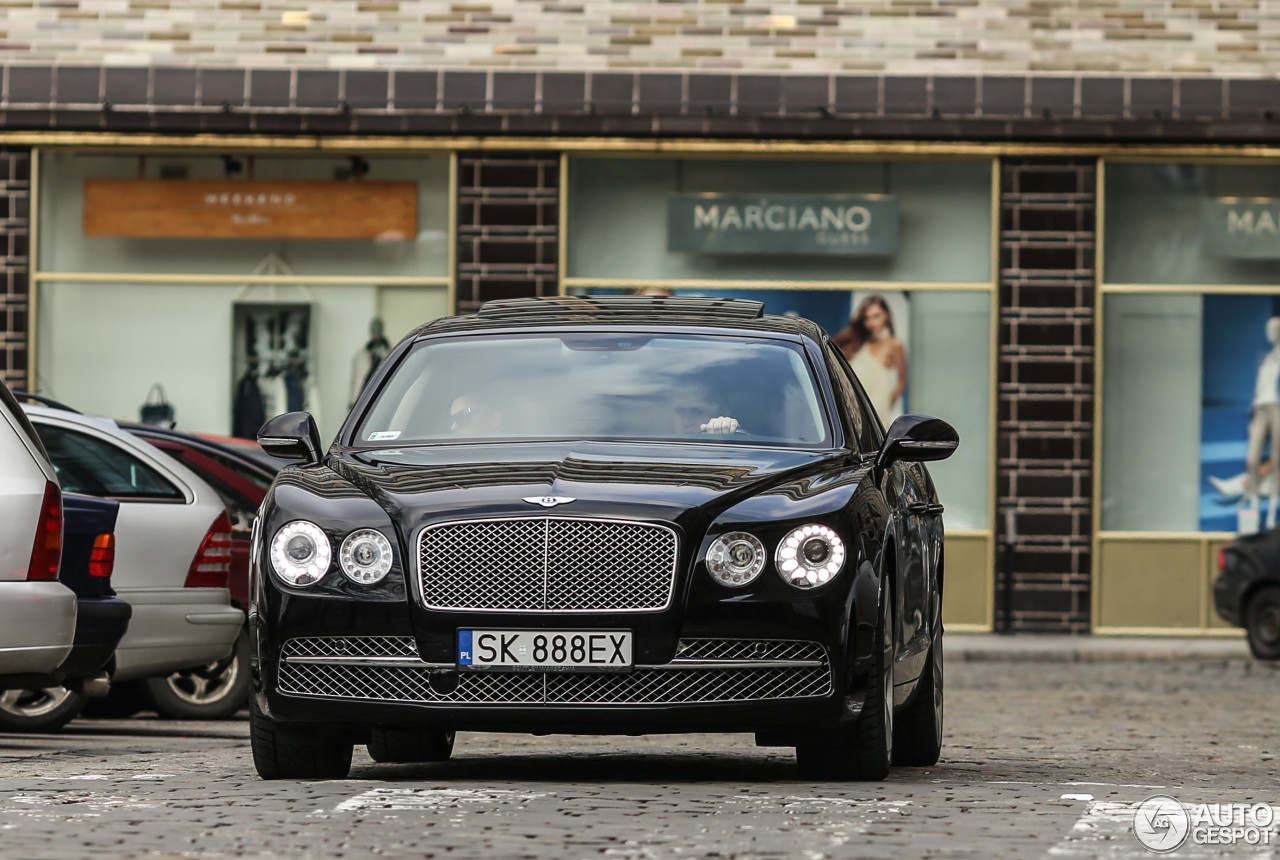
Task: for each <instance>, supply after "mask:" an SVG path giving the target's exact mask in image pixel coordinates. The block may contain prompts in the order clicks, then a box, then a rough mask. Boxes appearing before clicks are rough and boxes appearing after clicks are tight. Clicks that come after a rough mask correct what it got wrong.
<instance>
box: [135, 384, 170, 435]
mask: <svg viewBox="0 0 1280 860" xmlns="http://www.w3.org/2000/svg"><path fill="white" fill-rule="evenodd" d="M138 420H140V421H141V422H142V423H143V424H153V425H155V426H156V427H167V428H169V429H170V430H172V429H173V425H174V424H175V423H177V422H175V421H174V420H173V404H172V403H170V402H169V399H168V398H167V397H165V396H164V386H163V385H161V384H160V383H158V382H157V383H156V384H155V385H152V386H151V390H150V391H148V392H147V399H146V401H145V402H144V403H143V404H142V408H141V409H139V410H138Z"/></svg>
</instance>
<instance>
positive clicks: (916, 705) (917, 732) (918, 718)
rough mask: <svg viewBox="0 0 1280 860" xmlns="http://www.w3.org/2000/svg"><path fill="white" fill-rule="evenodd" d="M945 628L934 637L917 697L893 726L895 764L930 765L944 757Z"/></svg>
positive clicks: (918, 686) (918, 685) (921, 675)
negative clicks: (943, 634)
mask: <svg viewBox="0 0 1280 860" xmlns="http://www.w3.org/2000/svg"><path fill="white" fill-rule="evenodd" d="M942 654H943V647H942V630H941V629H939V630H938V633H937V635H935V636H934V639H933V644H932V645H930V646H929V656H928V657H927V658H925V664H924V670H923V671H921V673H920V681H919V683H918V684H917V685H916V694H915V698H914V699H912V700H911V704H910V705H908V706H907V708H906V709H905V710H904V711H903V712H902V714H901V715H899V718H898V722H897V724H896V725H895V726H894V736H893V763H894V764H897V765H906V766H907V767H931V766H933V765H935V764H937V763H938V759H939V758H940V757H941V756H942V716H943V715H942V687H943V684H942V682H943V671H942V668H943V667H942Z"/></svg>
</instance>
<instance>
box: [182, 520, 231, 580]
mask: <svg viewBox="0 0 1280 860" xmlns="http://www.w3.org/2000/svg"><path fill="white" fill-rule="evenodd" d="M230 575H231V517H229V516H227V512H226V511H223V512H222V513H221V514H219V515H218V518H217V519H216V520H214V521H213V525H211V526H209V531H208V532H207V533H206V534H205V536H204V540H202V541H201V542H200V549H199V550H198V551H197V552H196V557H195V558H194V559H192V560H191V570H189V571H187V581H186V583H185V586H186V587H187V588H226V587H227V578H228V577H229V576H230Z"/></svg>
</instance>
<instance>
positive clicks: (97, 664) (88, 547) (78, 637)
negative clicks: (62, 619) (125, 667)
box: [0, 493, 133, 732]
mask: <svg viewBox="0 0 1280 860" xmlns="http://www.w3.org/2000/svg"><path fill="white" fill-rule="evenodd" d="M62 503H63V545H62V565H61V567H60V568H59V571H58V579H59V581H61V582H62V584H63V585H65V586H66V587H67V588H70V589H71V590H72V591H74V592H75V594H76V613H77V614H76V634H75V642H74V644H73V646H72V648H71V653H70V654H68V655H67V658H66V659H65V660H64V661H63V662H62V665H61V666H60V667H58V672H59V673H60V674H61V675H62V676H63V678H64V679H65V680H64V682H63V686H61V687H47V688H44V689H36V690H6V691H4V692H0V730H8V731H27V732H52V731H57V730H58V729H60V728H62V727H63V726H65V725H66V724H67V723H68V722H70V721H71V720H73V719H74V718H75V717H76V716H77V715H78V714H79V713H80V711H81V710H82V709H83V708H84V706H85V702H86V701H87V699H88V695H89V694H90V693H97V694H99V695H101V694H103V693H105V692H106V689H107V673H108V671H109V670H110V668H111V663H112V660H113V659H114V657H115V651H116V646H117V645H118V644H119V643H120V640H121V638H123V637H124V634H125V631H126V630H128V628H129V619H130V617H131V616H132V614H133V610H132V608H131V607H130V606H129V604H128V603H126V602H125V601H123V600H120V599H118V598H117V597H116V596H115V591H114V590H113V589H112V588H111V573H112V568H113V565H114V559H115V527H116V516H117V515H118V514H119V512H120V503H119V502H115V501H112V500H110V499H99V498H94V497H91V496H80V495H75V494H72V493H67V494H64V495H63V497H62Z"/></svg>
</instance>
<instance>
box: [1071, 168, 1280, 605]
mask: <svg viewBox="0 0 1280 860" xmlns="http://www.w3.org/2000/svg"><path fill="white" fill-rule="evenodd" d="M1104 193H1105V209H1104V218H1105V221H1104V223H1105V233H1104V247H1105V252H1104V268H1103V278H1102V285H1101V292H1102V298H1101V302H1102V380H1101V382H1102V398H1101V399H1102V412H1101V435H1102V448H1101V454H1100V459H1101V472H1100V474H1101V492H1100V498H1099V512H1098V522H1099V527H1100V534H1099V553H1098V554H1097V555H1098V562H1097V570H1096V576H1095V592H1096V596H1095V619H1094V621H1095V626H1097V627H1099V628H1101V629H1108V628H1112V629H1132V628H1151V629H1158V628H1202V629H1210V628H1217V627H1220V626H1223V625H1222V622H1221V621H1220V620H1219V619H1218V618H1217V616H1216V613H1215V612H1214V611H1213V609H1212V601H1211V595H1210V592H1209V586H1210V584H1211V581H1212V577H1213V574H1214V573H1215V572H1216V557H1217V548H1218V547H1220V546H1221V545H1222V544H1223V543H1225V542H1226V541H1229V540H1230V539H1232V538H1233V537H1235V535H1236V534H1238V533H1250V532H1255V531H1258V530H1259V529H1260V528H1265V527H1267V526H1269V525H1273V524H1274V523H1275V518H1276V507H1277V502H1278V501H1280V494H1278V493H1277V490H1278V489H1280V487H1278V486H1277V482H1276V478H1275V475H1274V474H1273V468H1272V463H1273V460H1274V457H1273V454H1272V451H1274V450H1277V446H1280V170H1276V169H1275V168H1271V167H1263V166H1257V165H1247V166H1246V165H1240V164H1227V163H1186V162H1147V163H1140V162H1117V163H1108V164H1107V165H1106V170H1105V186H1104Z"/></svg>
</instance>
